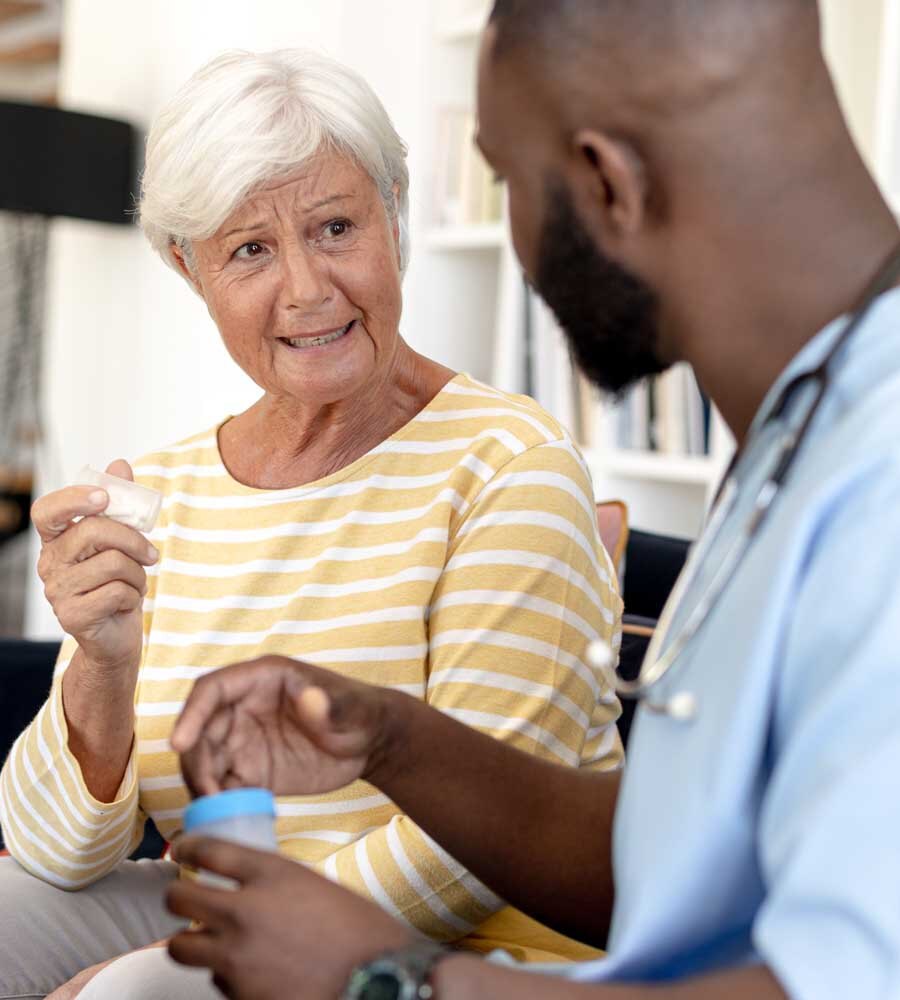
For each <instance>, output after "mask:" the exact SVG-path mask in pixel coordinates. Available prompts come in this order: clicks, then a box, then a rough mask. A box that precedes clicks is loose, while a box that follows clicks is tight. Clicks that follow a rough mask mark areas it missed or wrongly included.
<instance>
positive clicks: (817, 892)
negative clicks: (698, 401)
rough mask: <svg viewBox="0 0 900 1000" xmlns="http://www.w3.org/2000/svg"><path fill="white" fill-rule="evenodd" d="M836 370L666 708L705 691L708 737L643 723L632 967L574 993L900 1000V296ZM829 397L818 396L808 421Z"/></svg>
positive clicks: (663, 689)
mask: <svg viewBox="0 0 900 1000" xmlns="http://www.w3.org/2000/svg"><path fill="white" fill-rule="evenodd" d="M843 323H844V321H843V320H841V321H838V322H836V323H833V324H831V325H830V326H829V327H828V328H826V329H825V330H824V331H823V332H821V333H820V334H819V335H818V336H817V337H816V338H815V339H814V340H812V341H810V342H809V343H808V344H807V345H806V346H805V348H804V349H803V350H802V351H801V352H800V354H798V355H797V356H796V357H795V358H794V360H793V362H792V363H791V364H790V366H789V367H788V369H787V370H786V371H785V372H784V373H783V374H782V376H781V377H780V378H779V380H778V382H777V383H776V384H775V386H773V388H772V390H771V392H770V393H769V395H768V396H767V399H766V401H765V402H764V403H763V406H762V408H761V409H760V413H759V415H758V416H757V419H756V422H755V424H754V431H753V433H752V437H751V439H750V443H749V447H748V449H747V451H746V453H745V455H744V457H743V459H742V461H741V463H740V465H739V468H738V469H737V477H738V481H739V484H740V499H739V500H738V503H737V507H736V509H735V511H734V513H733V515H732V517H731V518H730V519H729V520H728V522H727V523H726V525H725V528H724V530H723V532H722V536H723V539H724V541H725V544H724V545H720V546H718V547H716V548H714V549H713V550H711V551H710V554H709V557H708V558H707V559H706V560H705V562H704V568H705V569H706V572H703V573H701V577H700V579H699V580H698V584H697V587H696V588H695V589H694V590H693V591H692V594H688V595H687V596H686V600H685V603H684V605H683V607H684V608H685V609H688V608H690V606H691V605H692V604H693V603H694V601H695V600H696V596H697V594H698V593H699V588H700V587H702V586H703V585H704V584H705V582H706V581H707V580H708V573H709V572H710V571H714V569H715V567H716V566H717V565H718V563H719V562H720V559H721V556H722V554H723V550H724V548H725V547H726V545H727V544H728V543H729V542H731V541H733V538H734V533H735V532H738V531H742V530H743V529H744V526H745V525H746V523H747V510H748V507H749V505H750V504H752V502H753V500H754V498H755V496H756V493H757V490H758V487H759V485H760V484H761V483H762V482H763V481H764V478H765V476H766V475H767V474H768V473H769V471H770V469H771V462H772V458H771V456H772V446H773V439H774V437H775V436H776V435H777V433H778V430H779V429H780V428H782V427H783V425H777V424H776V425H773V424H766V423H765V417H766V416H767V414H768V412H769V411H770V410H771V408H772V406H773V405H774V404H775V401H776V399H777V397H778V395H779V393H780V390H781V389H782V387H783V386H784V385H786V384H787V382H788V381H789V380H791V379H793V378H794V377H795V376H796V375H797V374H798V373H800V372H803V371H809V370H811V369H813V368H814V367H815V366H816V364H817V363H818V362H819V360H820V359H821V358H822V357H823V356H824V355H825V353H826V352H827V350H828V348H829V347H830V346H831V344H832V343H833V342H834V339H835V337H836V336H837V334H838V333H839V332H840V329H841V327H842V325H843ZM834 371H835V374H834V376H833V378H832V384H831V388H830V389H829V391H828V393H827V395H826V397H825V400H824V402H823V404H822V406H821V408H820V410H819V415H818V416H817V418H816V420H815V423H814V425H813V428H812V432H811V434H810V436H809V437H808V439H807V441H806V443H805V444H804V446H803V448H802V451H801V452H800V455H799V457H798V458H797V461H796V464H795V465H794V467H793V469H792V471H791V473H790V475H789V478H788V482H787V485H786V486H785V488H784V490H783V492H782V493H781V495H780V496H779V497H778V499H777V500H776V501H775V504H774V506H773V508H772V510H771V512H770V515H769V518H768V520H767V521H766V522H765V524H764V525H763V528H762V530H761V532H760V534H759V535H758V536H757V539H756V541H755V542H754V544H753V545H752V547H751V548H750V550H749V551H748V552H747V555H746V557H745V559H744V562H743V564H742V565H741V566H740V568H739V570H738V571H737V573H736V575H735V577H734V579H733V580H732V582H731V583H730V585H729V586H728V588H727V590H726V591H725V593H724V594H723V596H722V599H721V602H720V604H719V606H718V607H717V608H716V609H715V611H714V612H713V614H712V615H711V616H710V618H709V620H708V621H707V623H706V624H705V625H704V626H703V628H702V630H701V631H700V632H699V633H698V634H697V636H696V637H695V639H694V641H693V642H692V644H691V645H690V647H689V648H688V650H687V651H686V652H685V653H684V655H683V657H682V659H681V660H680V661H679V662H678V664H677V666H675V667H674V668H673V670H672V671H671V673H670V675H669V676H668V677H667V678H666V679H665V681H663V682H662V683H661V684H660V685H659V688H658V689H657V690H655V691H654V699H655V700H658V699H660V698H661V697H662V698H665V697H667V696H671V695H672V694H673V693H675V692H678V691H689V692H691V693H693V694H694V695H695V696H696V698H697V700H698V703H699V714H698V716H697V718H696V719H695V720H694V721H693V722H688V723H686V722H678V721H674V720H672V719H670V718H667V717H663V716H659V715H655V714H651V713H650V712H648V711H647V710H646V709H645V708H642V709H640V710H639V711H638V713H637V717H636V722H635V729H634V731H633V735H632V737H631V743H630V745H629V755H628V762H627V765H626V769H625V777H624V784H623V789H622V793H621V797H620V800H619V806H618V811H617V815H616V824H615V837H614V866H615V878H616V904H615V911H614V915H613V924H612V932H611V938H610V944H609V951H610V955H609V957H608V958H606V959H601V960H599V961H596V962H589V963H584V964H581V965H577V966H571V967H569V968H568V969H567V970H564V969H560V968H557V969H555V970H554V971H556V972H558V973H562V974H563V975H565V976H567V977H568V978H574V979H578V980H583V981H600V980H617V981H645V982H649V981H671V980H678V979H682V978H684V977H688V976H694V975H700V974H703V973H707V972H711V971H714V970H718V969H722V968H724V967H729V966H736V965H741V964H744V963H760V962H763V963H766V964H767V965H768V966H769V967H770V968H771V969H772V970H773V972H774V973H775V974H776V976H777V977H778V979H779V980H780V982H781V983H782V985H783V986H784V988H785V989H786V991H787V992H788V994H789V995H790V997H791V998H792V1000H830V998H835V1000H882V998H884V1000H888V998H892V1000H897V998H900V291H896V290H895V291H892V292H890V293H888V294H887V295H884V296H882V297H881V298H880V299H879V300H878V302H877V303H875V305H874V307H873V310H872V312H871V313H870V316H869V318H868V319H867V320H866V322H865V324H864V325H863V326H862V327H861V328H860V329H859V330H858V331H857V332H856V333H855V334H854V335H853V337H852V339H851V340H850V341H849V343H848V344H847V345H845V347H844V349H843V351H842V353H841V355H840V356H839V357H838V358H837V359H836V365H835V368H834ZM808 399H809V395H808V393H805V392H804V391H802V390H801V391H800V392H798V394H797V400H796V403H794V402H793V401H792V403H791V404H789V411H788V413H789V416H788V419H789V420H790V419H791V418H792V417H793V420H794V421H795V422H796V419H797V417H798V409H800V408H801V404H802V409H803V410H804V411H805V410H806V408H807V405H808V402H807V401H808ZM692 595H693V596H692ZM683 618H684V615H683V614H682V615H681V616H680V619H681V620H682V621H683ZM677 629H678V621H676V622H675V625H674V628H673V630H672V633H671V634H675V632H677ZM548 971H549V970H548Z"/></svg>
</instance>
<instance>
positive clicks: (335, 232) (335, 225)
mask: <svg viewBox="0 0 900 1000" xmlns="http://www.w3.org/2000/svg"><path fill="white" fill-rule="evenodd" d="M350 227H351V223H349V222H348V221H347V220H346V219H335V221H334V222H329V223H328V225H327V226H326V227H325V232H326V233H327V234H328V235H329V236H332V237H334V238H339V237H341V236H346V235H347V233H349V232H350Z"/></svg>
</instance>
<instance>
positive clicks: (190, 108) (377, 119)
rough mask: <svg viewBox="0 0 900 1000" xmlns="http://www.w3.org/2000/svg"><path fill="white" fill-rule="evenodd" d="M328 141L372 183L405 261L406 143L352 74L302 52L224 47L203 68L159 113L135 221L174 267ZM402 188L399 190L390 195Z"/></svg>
mask: <svg viewBox="0 0 900 1000" xmlns="http://www.w3.org/2000/svg"><path fill="white" fill-rule="evenodd" d="M323 150H333V151H335V152H338V153H342V154H343V155H345V156H347V157H349V158H350V159H352V160H353V161H355V162H356V163H357V164H358V166H359V167H360V168H361V169H363V170H364V171H365V172H366V173H367V174H368V175H369V176H370V177H371V178H372V180H373V181H374V183H375V185H376V187H377V188H378V191H379V193H380V194H381V197H382V199H383V201H384V205H385V210H386V211H387V213H388V217H389V218H390V219H391V220H394V219H396V220H397V223H398V226H399V230H400V269H401V271H405V270H406V266H407V264H408V262H409V171H408V169H407V166H406V152H407V151H406V145H405V144H404V142H403V140H402V139H401V138H400V136H399V135H398V134H397V132H396V130H395V129H394V126H393V123H392V122H391V119H390V117H389V116H388V113H387V111H385V109H384V105H383V104H382V103H381V101H380V100H379V99H378V97H377V96H376V94H375V92H374V91H373V90H372V88H371V87H370V86H369V85H368V84H367V83H366V81H365V80H364V79H363V78H362V77H361V76H360V75H359V74H358V73H356V72H354V71H353V70H351V69H349V68H348V67H346V66H343V65H342V64H341V63H339V62H337V61H336V60H334V59H329V58H327V57H326V56H322V55H318V54H317V53H315V52H309V51H306V50H303V49H279V50H276V51H274V52H262V53H254V52H243V51H237V50H236V51H231V52H225V53H223V54H222V55H220V56H218V57H217V58H215V59H213V60H212V62H210V63H207V65H206V66H204V67H203V68H202V69H200V70H198V72H196V73H195V74H194V75H193V76H192V77H191V78H190V79H189V80H188V81H187V83H186V84H185V85H184V86H183V87H182V88H181V90H179V92H178V93H177V94H176V95H175V97H174V98H173V99H172V100H171V101H170V102H169V103H168V104H167V105H166V106H165V107H164V108H163V109H162V111H160V113H159V114H158V115H157V116H156V119H155V121H154V122H153V125H152V127H151V129H150V134H149V135H148V137H147V155H146V161H145V166H144V173H143V178H142V182H141V202H140V221H141V226H142V228H143V230H144V233H145V234H146V236H147V239H148V240H149V241H150V245H151V246H152V247H153V249H154V250H156V252H157V253H159V255H160V256H161V257H162V258H163V260H164V261H165V262H166V263H167V264H169V265H170V266H171V267H174V268H176V270H177V269H178V268H177V264H176V262H175V259H174V257H173V255H172V249H173V247H178V248H179V249H181V250H182V252H183V253H184V254H185V256H186V258H187V261H188V264H189V266H192V253H191V244H192V242H193V241H195V240H204V239H208V238H209V237H210V236H212V235H213V233H215V232H216V231H217V230H218V229H219V227H220V226H221V225H222V223H223V222H224V221H225V220H226V219H227V218H228V217H229V216H230V215H231V214H232V212H234V211H235V209H237V207H238V206H239V205H240V204H241V202H243V201H244V200H245V199H246V198H247V197H248V195H250V194H252V193H253V192H254V191H256V190H258V189H259V188H261V187H264V186H265V185H267V184H269V183H271V182H272V181H274V180H276V179H278V178H280V177H284V176H286V175H288V174H291V173H293V172H294V171H296V170H298V169H299V168H301V167H302V166H303V165H304V163H306V162H307V161H308V160H309V159H310V157H312V156H315V155H316V154H317V153H319V152H321V151H323ZM395 190H396V194H395Z"/></svg>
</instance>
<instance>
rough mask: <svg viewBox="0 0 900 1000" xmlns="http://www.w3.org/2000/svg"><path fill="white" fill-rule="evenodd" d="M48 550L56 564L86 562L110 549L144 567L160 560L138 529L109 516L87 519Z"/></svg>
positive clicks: (73, 527) (57, 540) (154, 549)
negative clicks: (50, 551)
mask: <svg viewBox="0 0 900 1000" xmlns="http://www.w3.org/2000/svg"><path fill="white" fill-rule="evenodd" d="M46 548H49V549H52V555H53V560H54V562H56V563H57V564H58V563H79V562H84V561H85V560H86V559H90V558H91V557H92V556H96V555H99V554H100V553H101V552H109V551H111V550H112V551H116V552H121V553H122V554H123V555H126V556H128V558H129V559H133V560H134V561H135V562H136V563H140V564H141V565H142V566H152V565H153V564H154V563H155V562H156V560H157V559H158V558H159V553H158V552H157V551H156V548H155V547H154V546H153V545H151V544H150V542H148V541H147V539H146V538H145V537H144V536H143V535H142V534H141V533H140V532H139V531H138V530H137V529H136V528H130V527H129V526H128V525H127V524H120V523H119V522H118V521H113V520H111V519H110V518H108V517H87V518H85V519H84V520H83V521H79V522H78V524H76V525H73V526H72V528H71V529H70V530H69V531H67V532H65V534H63V535H62V536H61V537H59V538H57V539H56V540H55V541H54V542H53V543H52V544H51V545H48V546H46Z"/></svg>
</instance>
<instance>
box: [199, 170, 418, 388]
mask: <svg viewBox="0 0 900 1000" xmlns="http://www.w3.org/2000/svg"><path fill="white" fill-rule="evenodd" d="M194 258H195V262H196V270H195V273H194V275H193V276H191V280H192V281H193V283H194V285H195V287H196V288H197V290H198V291H199V292H200V294H201V295H202V296H203V299H204V300H205V302H206V306H207V308H208V309H209V313H210V315H211V316H212V318H213V320H214V321H215V323H216V326H217V327H218V328H219V331H220V333H221V335H222V339H223V340H224V342H225V346H226V347H227V349H228V352H229V353H230V354H231V356H232V357H233V358H234V360H235V361H236V362H237V363H238V364H239V365H240V366H241V368H242V369H243V370H244V371H245V372H246V373H247V374H248V375H249V376H250V377H251V378H252V379H253V380H254V381H255V382H256V383H257V384H258V385H259V386H261V387H262V388H263V389H264V390H265V391H266V392H267V393H269V394H270V395H271V396H275V397H281V398H285V397H287V398H290V399H294V400H296V401H299V402H302V403H303V404H304V405H311V406H325V405H328V404H330V403H335V402H339V401H341V400H345V399H348V398H350V397H352V396H354V395H355V394H356V393H357V392H358V391H359V390H361V389H364V388H365V387H366V386H367V385H368V384H369V383H371V382H376V381H377V380H378V378H379V375H381V374H383V373H386V372H387V370H388V368H389V366H390V363H391V360H392V357H393V355H394V352H395V350H396V349H397V346H398V344H399V342H400V341H399V334H398V327H399V323H400V312H401V308H402V298H401V292H400V267H399V233H398V228H397V223H396V222H392V221H391V220H390V219H389V218H388V215H387V213H386V211H385V206H384V202H383V200H382V198H381V196H380V195H379V193H378V190H377V188H376V187H375V184H374V182H373V181H372V180H371V178H370V177H369V176H368V174H366V173H365V171H363V170H361V169H360V168H359V167H358V166H356V164H354V163H353V162H352V161H350V160H348V159H347V158H345V157H343V156H340V155H338V154H335V153H323V154H320V155H318V156H316V157H315V158H314V159H313V160H312V161H311V162H310V163H309V164H308V165H307V166H306V167H304V168H303V169H302V170H301V171H298V172H297V173H295V174H292V175H291V176H290V177H289V178H288V179H287V180H283V181H279V182H277V183H274V184H272V185H271V186H269V187H266V188H263V189H262V190H260V191H259V192H257V193H255V194H254V195H252V196H251V197H250V198H248V199H247V200H246V201H245V202H244V203H243V204H242V205H241V206H240V207H239V208H238V209H237V210H236V211H235V212H234V213H233V214H232V215H231V216H230V217H229V218H228V219H227V220H226V221H225V222H224V223H223V225H222V226H221V227H220V228H219V230H218V232H217V233H215V235H214V236H212V237H210V239H208V240H203V241H199V242H196V243H195V244H194Z"/></svg>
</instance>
